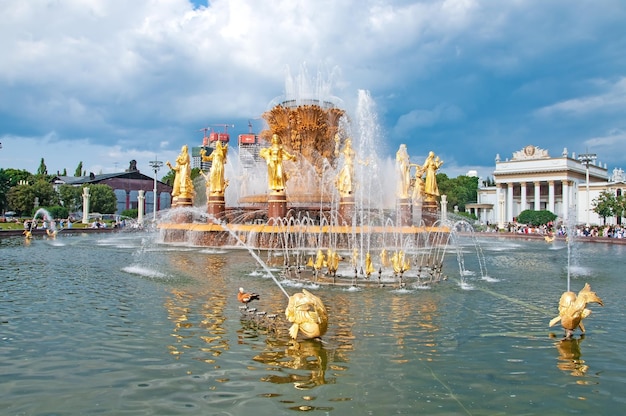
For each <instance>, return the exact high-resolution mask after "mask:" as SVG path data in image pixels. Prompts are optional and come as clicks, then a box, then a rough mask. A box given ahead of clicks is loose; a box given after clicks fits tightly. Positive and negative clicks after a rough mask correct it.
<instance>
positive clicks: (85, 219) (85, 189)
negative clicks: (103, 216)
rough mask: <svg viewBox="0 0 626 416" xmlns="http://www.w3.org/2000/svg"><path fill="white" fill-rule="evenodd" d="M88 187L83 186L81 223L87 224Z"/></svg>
mask: <svg viewBox="0 0 626 416" xmlns="http://www.w3.org/2000/svg"><path fill="white" fill-rule="evenodd" d="M90 197H91V195H89V188H87V187H85V188H83V221H82V222H83V224H89V199H90Z"/></svg>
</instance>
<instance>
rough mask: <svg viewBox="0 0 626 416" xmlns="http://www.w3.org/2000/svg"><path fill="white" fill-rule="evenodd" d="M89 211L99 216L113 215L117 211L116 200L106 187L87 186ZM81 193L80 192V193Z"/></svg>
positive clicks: (111, 191) (111, 190) (108, 187)
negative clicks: (99, 214) (97, 213)
mask: <svg viewBox="0 0 626 416" xmlns="http://www.w3.org/2000/svg"><path fill="white" fill-rule="evenodd" d="M88 188H89V194H90V195H91V197H90V198H89V208H90V209H89V210H90V211H91V212H99V213H101V214H113V213H115V211H116V210H117V198H116V197H115V192H114V191H113V188H111V187H110V186H108V185H89V187H88ZM81 192H82V191H81Z"/></svg>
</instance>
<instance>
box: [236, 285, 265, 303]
mask: <svg viewBox="0 0 626 416" xmlns="http://www.w3.org/2000/svg"><path fill="white" fill-rule="evenodd" d="M259 299H261V297H260V296H259V295H258V294H257V293H254V292H245V291H244V290H243V287H240V288H239V292H238V293H237V300H238V301H239V302H241V303H243V304H244V305H246V307H248V303H250V302H252V301H253V300H259Z"/></svg>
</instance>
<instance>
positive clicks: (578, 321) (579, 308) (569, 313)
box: [550, 283, 604, 338]
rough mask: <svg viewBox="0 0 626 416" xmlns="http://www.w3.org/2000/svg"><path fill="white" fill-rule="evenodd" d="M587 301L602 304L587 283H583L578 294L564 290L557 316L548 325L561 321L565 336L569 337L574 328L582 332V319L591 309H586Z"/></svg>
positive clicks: (583, 328)
mask: <svg viewBox="0 0 626 416" xmlns="http://www.w3.org/2000/svg"><path fill="white" fill-rule="evenodd" d="M588 303H597V304H599V305H600V306H604V303H603V302H602V299H600V298H599V297H598V295H596V292H592V291H591V286H589V283H585V287H583V288H582V289H581V291H580V292H578V296H576V293H574V292H564V293H563V294H562V295H561V299H560V300H559V316H557V317H556V318H553V319H552V320H551V321H550V326H554V325H556V323H557V322H559V321H561V326H562V327H563V328H564V329H565V338H571V336H572V335H573V334H574V331H575V330H576V328H580V330H581V332H583V333H584V332H585V327H584V325H583V322H582V321H583V319H585V318H586V317H588V316H589V315H590V314H591V311H590V310H589V309H587V304H588Z"/></svg>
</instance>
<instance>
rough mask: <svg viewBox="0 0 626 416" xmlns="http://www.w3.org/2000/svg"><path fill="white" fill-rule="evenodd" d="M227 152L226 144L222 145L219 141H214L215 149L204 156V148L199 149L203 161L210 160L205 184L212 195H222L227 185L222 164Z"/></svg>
mask: <svg viewBox="0 0 626 416" xmlns="http://www.w3.org/2000/svg"><path fill="white" fill-rule="evenodd" d="M227 154H228V144H226V145H224V146H222V142H221V141H218V142H217V143H216V146H215V149H214V150H213V152H212V153H211V154H210V155H209V156H206V152H205V150H204V149H202V150H201V151H200V157H201V158H202V161H203V162H212V163H211V169H210V170H209V175H208V179H207V185H208V187H209V189H210V193H211V194H213V195H222V194H223V193H224V191H225V190H226V187H227V186H228V180H225V179H224V165H225V164H226V155H227Z"/></svg>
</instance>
